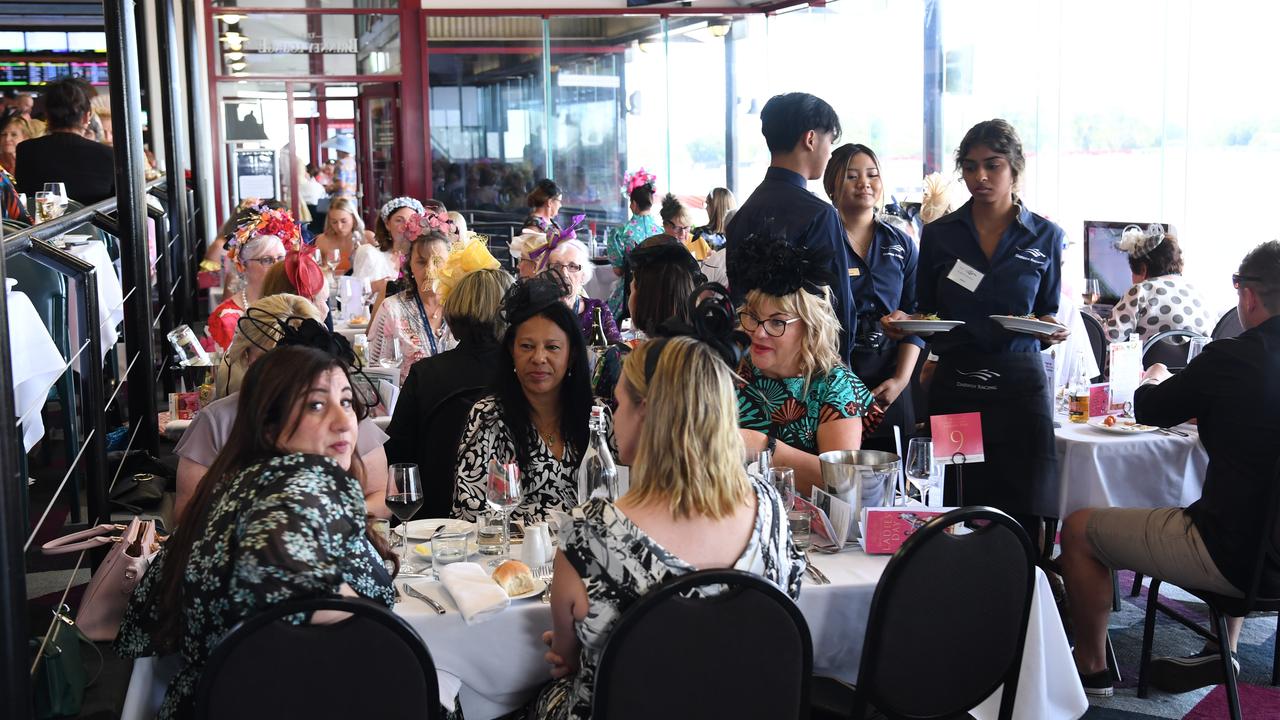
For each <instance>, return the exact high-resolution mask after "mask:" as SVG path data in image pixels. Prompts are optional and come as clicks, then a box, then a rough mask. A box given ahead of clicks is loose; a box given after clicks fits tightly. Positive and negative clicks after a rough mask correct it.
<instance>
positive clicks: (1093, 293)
mask: <svg viewBox="0 0 1280 720" xmlns="http://www.w3.org/2000/svg"><path fill="white" fill-rule="evenodd" d="M1080 296H1081V298H1083V299H1084V304H1085V307H1089V306H1091V305H1097V304H1098V300H1100V299H1101V298H1102V284H1101V283H1100V282H1098V278H1086V279H1085V281H1084V290H1083V291H1082V292H1081V293H1080Z"/></svg>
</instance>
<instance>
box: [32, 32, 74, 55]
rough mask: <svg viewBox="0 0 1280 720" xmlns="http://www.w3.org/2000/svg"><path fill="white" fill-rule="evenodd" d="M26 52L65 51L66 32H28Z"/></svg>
mask: <svg viewBox="0 0 1280 720" xmlns="http://www.w3.org/2000/svg"><path fill="white" fill-rule="evenodd" d="M26 41H27V52H66V51H67V34H66V33H65V32H47V31H42V32H28V33H27V37H26Z"/></svg>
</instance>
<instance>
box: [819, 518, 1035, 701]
mask: <svg viewBox="0 0 1280 720" xmlns="http://www.w3.org/2000/svg"><path fill="white" fill-rule="evenodd" d="M966 526H967V527H970V528H973V530H972V532H968V533H965V534H952V532H951V531H952V530H953V529H959V528H961V527H966ZM1035 562H1036V551H1035V548H1034V547H1032V544H1031V540H1030V538H1028V537H1027V534H1026V532H1025V531H1024V530H1023V529H1022V526H1021V525H1019V524H1018V523H1017V521H1015V520H1014V519H1013V518H1011V517H1009V516H1008V515H1006V514H1004V513H1002V512H1000V511H999V510H996V509H995V508H990V507H965V508H960V509H958V510H953V511H951V512H949V513H947V514H946V515H943V516H941V517H938V518H934V519H933V520H931V521H929V523H928V524H926V525H925V526H924V527H923V528H921V529H920V530H917V531H916V532H915V533H913V534H912V535H911V536H910V537H908V538H907V541H906V542H904V543H903V544H902V547H901V548H899V549H898V552H897V553H895V554H894V556H893V558H891V559H890V560H889V564H888V565H887V566H886V567H885V569H884V574H882V575H881V576H880V582H879V583H878V584H877V585H876V592H875V595H874V596H873V597H872V600H871V612H870V615H869V617H868V618H867V634H866V636H865V638H864V639H863V643H862V661H861V664H860V665H859V667H858V682H857V685H856V686H855V687H853V688H850V687H849V686H847V685H844V684H842V683H838V682H836V681H834V680H829V679H825V678H819V679H818V680H817V682H815V683H814V690H813V698H814V699H813V714H812V717H813V718H814V719H815V720H822V719H825V718H842V719H844V718H858V719H859V720H861V718H864V717H868V715H869V711H871V710H874V711H876V712H879V713H880V714H882V715H883V716H885V717H888V718H912V719H914V720H927V719H933V718H937V719H941V718H952V717H957V716H958V717H964V716H965V712H966V711H968V710H969V709H971V708H973V707H975V706H976V705H978V704H979V703H981V702H982V701H983V700H986V699H987V698H988V697H989V696H990V695H991V694H992V693H994V692H996V691H997V690H1000V689H1001V687H1002V686H1003V689H1002V690H1001V696H1000V713H999V717H1000V718H1010V717H1012V716H1013V703H1014V700H1015V698H1016V695H1017V691H1018V676H1019V673H1020V672H1021V670H1022V650H1023V645H1024V644H1025V642H1026V636H1027V619H1028V618H1029V617H1030V615H1031V603H1032V599H1033V597H1034V594H1035V582H1036V575H1035ZM962 648H969V649H970V650H973V652H965V653H964V657H963V658H962V659H961V658H959V657H958V655H957V653H958V652H960V651H961V649H962Z"/></svg>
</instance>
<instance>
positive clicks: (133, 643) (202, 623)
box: [116, 454, 395, 720]
mask: <svg viewBox="0 0 1280 720" xmlns="http://www.w3.org/2000/svg"><path fill="white" fill-rule="evenodd" d="M166 551H167V548H165V549H161V551H160V553H159V554H158V555H157V556H156V558H155V561H153V562H152V563H151V567H150V568H149V569H148V570H147V574H146V575H144V576H143V579H142V582H141V583H140V584H139V585H138V589H137V590H136V591H134V593H133V597H132V598H131V599H130V602H129V607H128V608H127V609H126V610H125V614H124V620H123V622H122V623H121V625H120V634H119V636H118V637H117V639H116V650H117V651H118V652H119V653H120V654H121V655H123V656H125V657H133V658H137V657H144V656H147V655H155V654H159V653H161V652H164V651H165V649H164V648H160V647H159V646H158V644H157V642H156V639H155V638H154V637H153V632H154V631H155V630H157V629H158V625H159V622H160V618H161V616H162V614H165V613H170V612H181V613H182V635H181V638H180V639H179V647H178V648H177V650H179V651H180V652H181V654H182V657H183V659H184V660H186V666H185V667H184V668H183V669H182V671H181V672H179V673H178V675H177V676H176V677H174V679H173V680H172V681H171V682H170V683H169V690H168V692H167V693H166V695H165V699H164V705H163V706H161V708H160V713H159V715H158V716H157V717H159V718H160V720H168V719H170V718H184V717H191V716H193V715H194V710H195V708H194V701H195V691H196V686H197V685H198V684H199V682H200V673H201V671H202V670H203V669H204V664H205V662H206V661H207V660H208V659H209V655H210V654H211V653H212V652H213V649H214V647H216V646H217V644H218V643H219V642H220V641H221V640H222V638H223V637H225V636H226V634H227V633H228V632H230V630H231V628H233V627H235V625H236V624H237V623H239V622H240V621H241V620H244V619H246V618H249V617H252V616H254V615H257V614H258V613H260V612H262V611H263V610H266V609H267V608H268V607H270V606H272V605H274V604H276V603H280V602H284V601H285V600H292V599H296V598H301V597H308V596H324V595H333V594H337V592H338V590H339V588H340V587H341V585H342V584H343V583H346V584H347V585H350V586H351V588H352V589H353V590H355V591H356V593H357V594H358V595H360V596H362V597H366V598H370V599H374V600H380V601H382V602H384V603H386V604H387V607H391V606H392V605H393V604H394V603H395V594H394V591H393V590H392V587H391V577H390V575H389V574H388V573H387V569H386V567H385V566H384V565H383V563H382V558H381V557H379V556H378V554H377V552H376V551H375V550H374V548H373V545H372V544H370V542H369V541H368V539H367V538H366V537H365V504H364V493H363V492H362V491H361V489H360V483H359V481H357V480H356V479H355V478H354V477H352V476H351V475H350V474H348V473H347V472H346V471H345V470H343V469H342V468H340V467H339V466H338V464H337V463H336V462H335V461H333V460H332V459H330V458H327V457H323V456H319V455H303V454H294V455H285V456H280V457H274V458H271V459H269V460H264V461H262V462H260V463H257V464H255V465H251V466H250V467H248V468H245V469H244V470H243V471H241V472H239V473H237V474H236V475H235V476H233V477H232V478H231V479H230V480H228V481H226V482H224V483H223V486H222V487H221V488H220V489H219V490H218V494H217V496H216V497H215V498H214V500H213V506H212V507H211V508H210V510H209V518H208V521H207V522H206V524H205V528H204V531H203V532H201V533H200V534H199V536H198V537H197V538H196V541H195V544H194V545H193V546H192V548H191V558H190V559H189V560H188V561H187V568H186V570H185V572H184V573H183V577H182V605H181V607H178V608H167V607H158V606H157V605H158V602H159V601H160V600H161V599H160V598H158V597H151V595H152V594H153V593H154V592H157V591H158V588H157V585H158V583H159V580H160V574H161V569H162V568H163V566H164V562H165V557H166Z"/></svg>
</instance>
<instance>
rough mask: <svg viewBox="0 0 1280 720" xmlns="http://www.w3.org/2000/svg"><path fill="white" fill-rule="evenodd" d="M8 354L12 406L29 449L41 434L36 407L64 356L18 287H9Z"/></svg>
mask: <svg viewBox="0 0 1280 720" xmlns="http://www.w3.org/2000/svg"><path fill="white" fill-rule="evenodd" d="M8 298H9V355H10V357H11V358H12V361H13V374H12V378H13V396H14V409H15V411H16V412H17V414H18V420H19V421H20V422H21V423H22V442H23V447H24V449H25V450H26V451H28V452H30V450H31V448H33V447H35V445H36V443H38V442H40V438H42V437H44V420H43V419H42V418H41V417H40V408H41V407H42V406H43V405H44V401H45V398H47V397H48V394H49V388H50V387H52V386H53V383H54V382H55V381H56V380H57V379H58V376H59V375H61V374H62V371H63V370H65V369H66V359H65V358H63V357H62V353H60V352H58V346H57V345H55V344H54V342H53V338H52V337H50V336H49V331H48V330H47V329H46V328H45V326H44V323H42V322H41V321H40V315H39V314H38V313H37V312H36V308H35V305H32V304H31V299H30V298H28V297H27V296H26V294H25V293H22V292H20V291H18V290H9V294H8Z"/></svg>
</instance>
